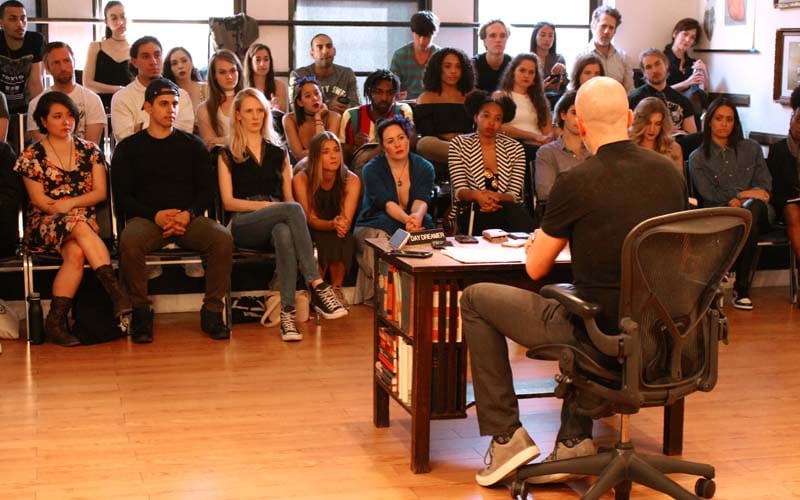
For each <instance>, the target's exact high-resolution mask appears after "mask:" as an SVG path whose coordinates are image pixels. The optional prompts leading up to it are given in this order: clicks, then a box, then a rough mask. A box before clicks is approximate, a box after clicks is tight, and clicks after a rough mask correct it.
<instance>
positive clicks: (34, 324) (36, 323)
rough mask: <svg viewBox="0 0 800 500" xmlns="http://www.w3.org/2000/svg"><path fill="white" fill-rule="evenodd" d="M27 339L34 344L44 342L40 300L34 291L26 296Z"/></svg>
mask: <svg viewBox="0 0 800 500" xmlns="http://www.w3.org/2000/svg"><path fill="white" fill-rule="evenodd" d="M28 341H29V342H30V343H31V344H34V345H38V344H41V343H42V342H44V315H43V314H42V301H41V298H40V297H39V294H38V293H36V292H33V293H31V294H30V295H29V296H28Z"/></svg>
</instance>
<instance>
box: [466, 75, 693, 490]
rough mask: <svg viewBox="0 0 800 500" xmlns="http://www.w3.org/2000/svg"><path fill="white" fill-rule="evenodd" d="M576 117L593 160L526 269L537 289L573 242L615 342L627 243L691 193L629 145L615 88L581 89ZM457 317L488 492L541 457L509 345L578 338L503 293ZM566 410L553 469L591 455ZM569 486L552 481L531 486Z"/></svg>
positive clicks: (551, 218)
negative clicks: (524, 418)
mask: <svg viewBox="0 0 800 500" xmlns="http://www.w3.org/2000/svg"><path fill="white" fill-rule="evenodd" d="M575 107H576V111H577V119H578V130H579V132H580V135H581V137H582V139H583V142H584V144H585V145H586V147H587V148H588V149H589V151H590V152H591V153H592V154H593V156H592V157H591V158H589V159H587V160H586V161H584V162H583V163H581V164H579V165H577V166H575V167H573V168H572V169H571V170H570V171H568V172H565V173H563V174H561V175H560V176H559V177H558V179H557V180H556V182H555V184H554V185H553V188H552V190H551V191H550V197H549V201H548V205H547V213H546V214H545V218H544V221H543V223H542V227H541V229H540V230H538V231H537V233H536V238H535V239H534V240H533V243H532V244H529V245H528V246H527V247H526V255H527V259H526V264H525V268H526V271H527V273H528V275H529V276H530V277H531V278H532V279H534V280H540V279H542V278H544V277H545V276H546V275H547V273H548V272H549V271H550V268H551V267H552V265H553V263H554V262H555V259H556V257H557V256H558V254H559V253H560V252H561V251H562V250H563V249H564V247H565V246H566V244H567V242H569V243H570V250H571V253H572V274H573V276H574V284H575V286H576V287H577V289H578V293H579V295H580V296H581V298H583V299H585V300H589V301H591V302H595V303H598V304H600V305H601V306H602V312H601V313H600V315H599V317H598V324H599V325H600V327H601V328H602V329H603V331H605V332H609V333H610V332H614V331H617V311H618V309H619V304H618V302H619V282H620V274H621V255H622V243H623V241H624V240H625V237H626V236H627V235H628V233H629V232H630V230H631V229H632V228H633V227H634V226H636V225H637V224H638V223H640V222H642V221H643V220H645V219H649V218H651V217H655V216H658V215H663V214H667V213H671V212H676V211H680V210H683V209H685V208H686V199H687V190H686V184H685V182H684V180H683V178H682V177H681V175H680V174H679V173H678V172H677V171H676V170H675V167H674V166H673V164H672V162H671V161H670V160H668V159H667V158H665V157H663V156H661V155H659V154H658V153H655V152H653V151H649V150H646V149H644V148H642V147H640V146H637V145H635V144H633V143H632V142H630V141H629V140H628V133H627V129H628V127H629V126H630V123H631V120H632V115H631V112H630V110H629V109H628V100H627V96H626V94H625V89H624V88H623V87H622V85H620V84H619V83H618V82H616V81H615V80H613V79H611V78H607V77H597V78H593V79H592V80H590V81H589V82H587V83H585V84H584V85H583V86H581V89H580V91H579V92H578V96H577V99H576V103H575ZM461 308H462V324H463V329H464V335H465V338H466V340H467V344H468V345H469V350H470V356H471V358H470V359H471V366H472V379H473V384H474V387H475V403H476V408H477V414H478V424H479V426H480V433H481V435H489V436H493V438H492V442H491V444H490V447H491V454H490V456H491V457H492V463H491V464H490V465H489V466H487V467H486V468H485V469H483V470H481V471H479V472H478V473H477V475H476V480H477V482H478V484H480V485H482V486H489V485H492V484H495V483H497V482H498V481H500V480H502V479H503V478H504V477H505V476H507V475H508V474H510V473H512V472H513V471H514V470H515V469H517V467H519V466H521V465H523V464H525V463H527V462H529V461H531V460H533V459H534V458H536V456H538V455H539V449H538V447H537V446H536V444H535V443H534V442H533V440H532V439H531V438H530V436H529V435H528V433H527V432H526V431H525V429H524V428H523V427H522V424H521V423H520V420H519V407H518V405H517V399H516V395H515V393H514V385H513V378H512V373H511V366H510V362H509V359H508V347H507V339H508V338H510V339H512V340H514V341H515V342H517V343H519V344H522V345H523V346H525V347H528V348H531V347H534V346H537V345H541V344H554V343H556V344H562V343H563V344H574V343H575V342H576V337H577V336H579V335H580V330H577V329H576V328H575V326H574V323H573V321H572V318H571V315H570V314H569V313H568V312H567V311H566V310H565V308H564V307H563V306H561V305H560V304H559V303H558V302H557V301H555V300H552V299H545V298H543V297H542V296H540V295H539V294H537V293H534V292H529V291H526V290H522V289H519V288H515V287H510V286H506V285H499V284H494V283H480V284H477V285H473V286H470V287H468V288H467V289H466V290H465V291H464V295H463V298H462V299H461ZM569 408H570V401H569V400H565V401H564V404H563V407H562V414H561V428H560V430H559V433H558V436H557V438H556V445H555V448H554V450H553V453H552V454H551V455H550V456H548V457H547V458H546V459H545V460H547V461H552V460H563V459H566V458H573V457H578V456H587V455H592V454H594V453H595V448H594V444H593V442H592V439H591V437H592V420H591V419H590V418H589V417H582V416H578V415H573V414H572V413H571V412H570V410H569ZM571 478H572V477H571V476H570V475H567V474H554V475H550V476H542V477H536V478H532V479H529V480H528V482H530V483H545V482H562V481H565V480H568V479H571Z"/></svg>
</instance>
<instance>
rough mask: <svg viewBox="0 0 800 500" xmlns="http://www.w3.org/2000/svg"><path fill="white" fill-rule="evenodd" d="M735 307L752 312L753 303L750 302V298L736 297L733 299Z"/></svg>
mask: <svg viewBox="0 0 800 500" xmlns="http://www.w3.org/2000/svg"><path fill="white" fill-rule="evenodd" d="M733 307H735V308H736V309H742V310H744V311H752V310H753V301H752V300H750V297H736V298H735V299H733Z"/></svg>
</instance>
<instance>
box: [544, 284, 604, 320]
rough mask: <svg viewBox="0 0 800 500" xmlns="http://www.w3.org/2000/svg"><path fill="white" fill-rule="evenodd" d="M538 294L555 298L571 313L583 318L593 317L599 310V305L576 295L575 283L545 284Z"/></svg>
mask: <svg viewBox="0 0 800 500" xmlns="http://www.w3.org/2000/svg"><path fill="white" fill-rule="evenodd" d="M539 295H541V296H542V297H544V298H547V299H555V300H557V301H558V302H559V303H560V304H561V305H563V306H564V307H566V308H567V311H569V312H570V313H571V314H574V315H575V316H580V317H581V318H583V319H584V320H587V319H594V317H595V316H597V313H599V312H600V306H599V305H597V304H593V303H591V302H586V301H585V300H583V299H582V298H580V297H578V291H577V290H576V289H575V285H573V284H571V283H558V284H555V285H545V286H543V287H542V288H541V290H539Z"/></svg>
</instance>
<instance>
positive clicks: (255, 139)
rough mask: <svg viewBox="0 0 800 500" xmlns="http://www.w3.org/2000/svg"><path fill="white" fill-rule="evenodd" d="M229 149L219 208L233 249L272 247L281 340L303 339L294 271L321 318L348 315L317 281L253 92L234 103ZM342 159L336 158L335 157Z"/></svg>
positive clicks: (302, 220) (278, 152) (281, 161)
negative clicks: (297, 316)
mask: <svg viewBox="0 0 800 500" xmlns="http://www.w3.org/2000/svg"><path fill="white" fill-rule="evenodd" d="M231 112H232V113H233V121H232V122H231V139H230V144H229V145H228V146H227V147H226V148H225V149H224V150H223V151H222V153H221V154H220V155H219V159H218V164H217V179H218V181H219V192H220V197H221V198H222V205H223V207H224V208H225V210H226V211H228V212H233V215H232V217H231V224H230V227H231V233H232V234H233V241H234V242H235V243H236V246H238V247H242V248H247V249H252V250H265V249H268V248H275V259H276V261H277V270H278V283H279V286H280V295H281V312H280V327H281V338H282V339H283V340H285V341H296V340H302V338H303V334H302V333H300V331H299V330H298V329H297V325H296V324H295V312H296V311H295V303H294V300H295V287H296V284H297V267H298V264H299V266H300V272H301V273H302V275H303V278H304V282H305V283H308V285H309V289H310V290H311V295H312V305H313V306H314V308H315V309H316V310H317V312H318V313H320V314H321V315H322V316H323V317H325V318H326V319H336V318H340V317H342V316H344V315H346V314H347V310H346V309H345V308H344V307H343V306H342V305H341V303H340V302H339V300H338V299H337V298H336V296H335V294H334V291H333V288H331V286H330V285H328V284H327V283H325V282H324V281H323V280H322V278H321V277H320V276H321V275H320V273H319V269H318V267H317V262H316V261H315V260H314V247H313V244H312V242H311V235H310V234H309V231H308V226H307V225H306V217H305V214H304V213H303V207H302V206H301V205H300V204H299V203H297V202H295V201H294V198H293V196H292V167H291V164H290V163H289V157H288V155H287V154H286V152H285V151H284V150H283V148H281V147H280V146H279V145H278V144H276V142H277V136H276V134H275V131H274V130H273V129H272V116H270V108H269V103H268V102H267V100H266V98H265V97H264V94H262V93H261V92H260V91H258V90H256V89H252V88H246V89H244V90H242V91H241V92H239V93H238V94H237V95H236V97H235V98H234V99H233V107H232V108H231ZM340 160H341V158H340Z"/></svg>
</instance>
